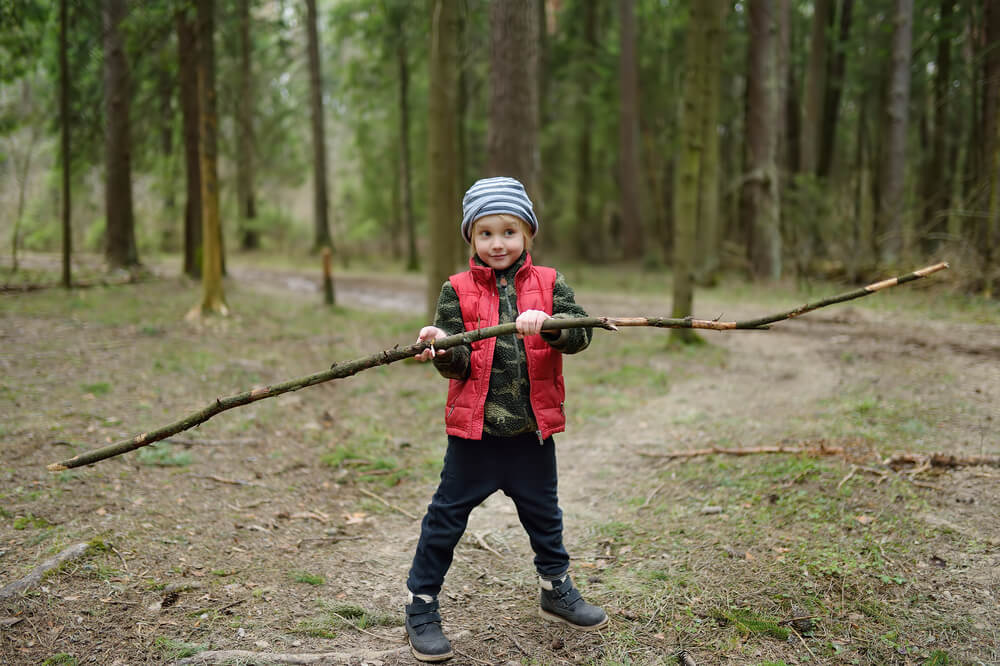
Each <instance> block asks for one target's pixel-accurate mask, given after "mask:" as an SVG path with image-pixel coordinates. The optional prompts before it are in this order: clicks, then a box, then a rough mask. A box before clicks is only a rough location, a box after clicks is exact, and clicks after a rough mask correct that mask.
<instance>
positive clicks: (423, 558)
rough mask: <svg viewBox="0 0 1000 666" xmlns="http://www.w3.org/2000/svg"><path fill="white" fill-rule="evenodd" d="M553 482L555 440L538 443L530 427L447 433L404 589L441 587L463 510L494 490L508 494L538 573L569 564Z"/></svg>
mask: <svg viewBox="0 0 1000 666" xmlns="http://www.w3.org/2000/svg"><path fill="white" fill-rule="evenodd" d="M557 485H558V483H557V471H556V446H555V442H553V441H552V438H551V437H549V438H548V439H546V440H545V441H544V443H543V444H539V443H538V437H537V436H536V435H535V434H534V433H529V434H527V435H519V436H517V437H491V436H489V435H483V439H482V440H481V441H477V440H470V439H463V438H461V437H453V436H449V437H448V451H447V452H446V453H445V456H444V468H443V469H442V470H441V483H440V485H438V489H437V492H435V493H434V497H433V498H432V499H431V503H430V506H428V507H427V514H426V515H425V516H424V520H423V523H422V524H421V526H420V541H419V542H417V552H416V554H415V555H414V556H413V566H412V567H410V576H409V579H408V580H407V582H406V585H407V587H408V588H409V590H410V592H412V593H413V594H427V595H431V596H436V595H437V594H438V593H439V592H440V591H441V584H442V583H444V576H445V574H446V573H447V572H448V568H449V567H450V566H451V560H452V556H453V554H454V551H455V546H456V545H458V541H459V539H461V538H462V534H463V533H464V532H465V527H466V525H467V524H468V521H469V514H470V513H471V512H472V510H473V509H474V508H476V507H477V506H479V505H480V504H482V503H483V501H485V500H486V498H487V497H489V496H490V495H492V494H493V493H495V492H496V491H497V490H502V491H503V492H504V493H505V494H506V495H507V496H508V497H510V498H511V499H512V500H514V506H515V507H516V508H517V516H518V518H520V520H521V525H523V526H524V529H525V531H527V533H528V539H529V540H530V542H531V548H532V550H534V551H535V569H536V570H537V571H538V573H539V575H541V576H542V577H544V578H557V577H559V576H561V575H562V574H563V573H565V571H566V570H567V569H568V568H569V554H567V552H566V549H565V548H564V547H563V542H562V531H563V524H562V510H561V509H560V508H559V497H558V492H557Z"/></svg>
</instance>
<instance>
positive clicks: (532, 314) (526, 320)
mask: <svg viewBox="0 0 1000 666" xmlns="http://www.w3.org/2000/svg"><path fill="white" fill-rule="evenodd" d="M551 318H552V317H550V316H549V315H548V314H546V313H544V312H542V311H541V310H525V311H524V312H522V313H521V314H519V315H518V316H517V319H516V320H515V321H514V325H515V326H516V327H517V337H519V338H523V337H525V336H528V335H538V334H539V333H541V332H542V322H544V321H545V320H546V319H551Z"/></svg>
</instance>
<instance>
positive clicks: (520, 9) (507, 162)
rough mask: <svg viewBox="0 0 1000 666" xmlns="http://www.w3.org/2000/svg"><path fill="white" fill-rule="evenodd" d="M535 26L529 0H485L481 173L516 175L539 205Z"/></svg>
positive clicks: (536, 35) (535, 17)
mask: <svg viewBox="0 0 1000 666" xmlns="http://www.w3.org/2000/svg"><path fill="white" fill-rule="evenodd" d="M538 31H539V26H538V11H537V9H536V7H535V4H534V1H533V0H506V1H505V2H492V3H490V96H489V100H490V101H489V129H488V130H487V139H486V141H487V155H488V157H487V162H488V166H487V174H486V175H488V176H509V177H512V178H517V179H518V180H520V181H521V182H522V183H523V184H524V186H525V188H526V189H527V190H528V194H529V196H530V197H531V199H532V202H534V203H536V204H537V206H538V207H539V208H541V198H540V197H541V193H540V192H539V182H538V175H539V161H540V158H539V141H538V131H539V127H538V124H539V119H538V109H539V107H538Z"/></svg>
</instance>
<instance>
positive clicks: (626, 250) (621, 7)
mask: <svg viewBox="0 0 1000 666" xmlns="http://www.w3.org/2000/svg"><path fill="white" fill-rule="evenodd" d="M618 18H619V22H620V25H621V38H620V48H619V53H620V56H619V60H618V81H619V96H620V97H619V99H620V103H621V108H620V110H619V113H618V160H619V169H620V173H619V176H618V178H619V188H620V190H619V191H620V193H621V215H622V252H623V254H624V256H625V258H626V259H639V258H641V257H642V255H643V253H644V249H643V248H644V247H645V244H644V243H643V240H644V239H643V233H642V213H641V208H640V203H641V201H640V196H641V195H640V189H639V178H640V177H639V64H638V60H637V55H636V26H635V4H634V0H618ZM692 129H695V128H694V127H692Z"/></svg>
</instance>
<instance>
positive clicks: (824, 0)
mask: <svg viewBox="0 0 1000 666" xmlns="http://www.w3.org/2000/svg"><path fill="white" fill-rule="evenodd" d="M833 1H834V0H815V2H813V8H812V33H811V36H810V39H809V67H808V70H807V72H806V84H805V104H804V106H803V114H802V138H801V139H800V141H799V150H800V151H801V152H800V160H801V161H800V163H799V165H798V170H799V171H800V172H802V173H810V174H811V173H815V172H816V166H817V164H818V160H819V142H820V135H821V133H822V131H823V107H824V104H823V96H824V93H825V92H826V72H827V66H826V60H827V25H828V24H829V22H830V15H831V13H832V11H831V10H834V9H835V7H836V5H835V4H833Z"/></svg>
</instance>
